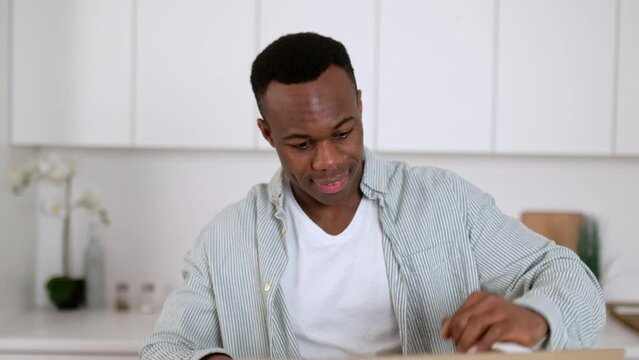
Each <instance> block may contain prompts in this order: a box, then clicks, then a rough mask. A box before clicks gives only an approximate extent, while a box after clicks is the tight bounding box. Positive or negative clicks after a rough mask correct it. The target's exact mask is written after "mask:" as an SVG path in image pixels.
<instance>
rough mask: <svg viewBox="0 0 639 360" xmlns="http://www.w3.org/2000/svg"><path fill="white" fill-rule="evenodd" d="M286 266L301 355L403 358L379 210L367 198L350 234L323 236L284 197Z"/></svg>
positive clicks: (287, 291) (286, 289)
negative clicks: (383, 249) (398, 355)
mask: <svg viewBox="0 0 639 360" xmlns="http://www.w3.org/2000/svg"><path fill="white" fill-rule="evenodd" d="M284 211H285V213H286V227H287V235H286V244H287V252H288V263H287V267H286V270H285V272H284V276H283V278H282V283H281V284H282V289H283V291H284V301H285V302H286V306H287V308H288V311H289V315H290V316H291V321H292V327H293V331H294V333H295V336H296V338H297V343H298V345H299V350H300V353H301V354H300V355H301V356H302V357H303V358H306V359H328V358H331V359H335V358H347V357H354V356H378V355H388V354H400V353H401V341H400V337H399V327H398V325H397V317H396V316H395V311H394V310H393V306H392V303H391V298H390V290H389V287H388V278H387V275H386V267H385V263H384V255H383V252H382V239H383V236H384V235H383V233H382V230H381V226H380V223H379V217H378V214H377V211H378V209H377V203H375V202H374V201H373V200H370V199H367V198H365V197H363V198H362V200H361V201H360V204H359V206H358V208H357V212H356V213H355V216H354V217H353V220H352V221H351V223H350V224H349V225H348V227H347V228H346V229H345V230H344V231H343V232H342V233H341V234H339V235H330V234H327V233H326V232H324V230H322V229H321V228H320V227H319V226H318V225H317V224H315V223H314V222H313V221H312V220H311V219H310V218H309V217H308V216H307V215H306V213H304V211H303V210H302V208H301V207H300V206H299V204H298V203H297V201H296V200H295V197H294V196H293V193H292V192H291V189H290V185H287V186H285V189H284Z"/></svg>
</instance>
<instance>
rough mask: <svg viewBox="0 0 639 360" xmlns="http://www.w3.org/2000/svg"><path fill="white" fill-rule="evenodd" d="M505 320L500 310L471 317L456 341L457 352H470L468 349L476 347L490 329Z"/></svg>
mask: <svg viewBox="0 0 639 360" xmlns="http://www.w3.org/2000/svg"><path fill="white" fill-rule="evenodd" d="M503 320H505V317H504V313H503V312H502V311H499V309H493V310H489V311H486V312H483V313H480V314H476V315H473V316H471V317H470V318H469V319H468V323H467V324H466V327H465V328H464V330H463V331H462V333H461V334H460V335H459V337H458V338H456V339H455V345H456V346H457V350H459V351H461V352H466V351H468V349H470V348H471V347H473V346H474V345H476V343H477V342H478V341H479V340H480V339H481V338H482V337H483V336H484V333H485V332H486V331H487V330H488V329H489V328H490V327H492V326H493V325H495V324H497V323H499V322H501V321H503Z"/></svg>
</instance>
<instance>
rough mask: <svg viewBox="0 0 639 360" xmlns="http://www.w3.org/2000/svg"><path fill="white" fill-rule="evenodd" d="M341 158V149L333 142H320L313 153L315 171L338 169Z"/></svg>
mask: <svg viewBox="0 0 639 360" xmlns="http://www.w3.org/2000/svg"><path fill="white" fill-rule="evenodd" d="M340 158H341V153H340V151H339V147H338V146H337V145H336V144H334V143H332V142H331V141H320V142H318V143H317V146H316V147H315V151H314V153H313V162H312V164H311V166H312V167H313V170H317V171H328V170H334V169H336V168H337V167H338V165H339V161H340Z"/></svg>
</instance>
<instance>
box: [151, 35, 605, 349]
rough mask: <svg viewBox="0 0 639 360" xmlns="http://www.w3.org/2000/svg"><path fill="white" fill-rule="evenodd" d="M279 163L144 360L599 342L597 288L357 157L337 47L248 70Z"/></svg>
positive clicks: (415, 176) (472, 211) (562, 251)
mask: <svg viewBox="0 0 639 360" xmlns="http://www.w3.org/2000/svg"><path fill="white" fill-rule="evenodd" d="M251 84H252V86H253V91H254V93H255V97H256V100H257V102H258V106H259V109H260V112H261V114H262V119H259V120H258V126H259V128H260V130H261V132H262V135H263V136H264V138H265V139H266V140H267V141H268V142H269V143H270V144H271V146H273V147H274V148H275V150H276V151H277V155H278V156H279V159H280V162H281V165H282V167H281V170H280V171H278V172H277V173H276V174H275V175H274V177H273V179H272V180H271V182H270V183H269V184H259V185H256V186H255V187H254V188H253V189H252V190H251V191H250V193H249V195H248V196H247V197H246V198H244V199H243V200H242V201H240V202H239V203H236V204H234V205H231V206H229V207H228V208H226V209H225V210H224V211H223V212H222V213H221V214H219V215H218V216H217V217H216V218H215V219H214V220H213V221H212V222H211V224H210V225H209V226H208V227H206V228H205V230H204V231H203V232H202V234H201V236H200V238H199V240H198V242H197V244H196V246H195V248H194V249H193V250H192V251H191V252H190V253H189V255H188V256H187V259H186V269H185V284H184V286H183V287H182V288H180V289H178V290H176V291H175V292H174V293H173V294H172V295H171V296H170V297H169V299H168V300H167V301H166V303H165V306H164V310H163V312H162V315H161V317H160V320H159V321H158V324H157V326H156V329H155V331H154V332H153V333H152V334H151V335H150V336H149V337H148V338H147V340H146V344H145V346H144V348H143V349H142V358H144V359H209V358H220V359H222V358H228V357H231V358H279V359H284V358H309V359H329V358H330V359H337V358H349V357H363V356H380V355H393V354H404V355H409V354H425V353H451V352H454V351H459V352H477V351H485V350H489V349H490V348H491V347H492V346H493V344H494V343H495V342H515V343H518V344H521V345H524V346H528V347H544V348H547V349H565V348H580V347H587V346H590V345H592V344H593V343H594V341H595V340H596V337H597V334H598V332H599V330H600V329H601V327H602V325H603V322H604V319H605V312H604V306H603V298H602V293H601V289H600V287H599V285H598V283H597V280H596V279H595V278H594V276H593V275H592V274H591V273H590V271H589V270H588V269H587V268H586V267H585V265H584V264H583V263H582V262H581V261H580V260H579V259H578V258H577V257H576V255H575V254H574V253H573V252H571V251H570V250H568V249H566V248H563V247H559V246H557V245H555V244H554V243H553V242H551V241H549V240H547V239H545V238H543V237H541V236H539V235H536V234H535V233H533V232H531V231H530V230H528V229H527V228H526V227H525V226H523V225H522V224H521V223H520V222H518V221H517V220H515V219H512V218H510V217H508V216H505V215H503V214H502V213H501V212H500V211H499V210H498V209H497V207H496V206H495V204H494V201H493V199H492V198H491V197H490V196H489V195H488V194H485V193H483V192H482V191H480V190H479V189H477V188H476V187H474V186H473V185H471V184H469V183H468V182H467V181H465V180H463V179H461V178H460V177H458V176H456V175H455V174H453V173H451V172H449V171H446V170H441V169H436V168H429V167H420V168H412V167H410V166H408V165H406V164H403V163H399V162H388V161H385V160H382V159H381V158H379V157H378V156H377V155H376V154H374V153H373V152H371V151H369V150H368V149H366V148H365V147H364V145H363V128H362V94H361V92H360V91H359V90H358V89H357V82H356V80H355V74H354V71H353V68H352V66H351V62H350V59H349V57H348V54H347V52H346V49H345V48H344V46H343V45H342V44H341V43H339V42H337V41H335V40H333V39H330V38H327V37H323V36H321V35H318V34H313V33H300V34H292V35H287V36H284V37H282V38H280V39H278V40H276V41H275V42H273V43H272V44H270V45H269V46H268V47H267V48H266V49H264V51H262V53H260V54H259V55H258V56H257V58H256V59H255V61H254V63H253V69H252V73H251Z"/></svg>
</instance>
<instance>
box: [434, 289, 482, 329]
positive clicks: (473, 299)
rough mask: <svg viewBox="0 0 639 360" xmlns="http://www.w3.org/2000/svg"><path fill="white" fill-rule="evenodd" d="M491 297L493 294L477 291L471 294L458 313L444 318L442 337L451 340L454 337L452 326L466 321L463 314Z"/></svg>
mask: <svg viewBox="0 0 639 360" xmlns="http://www.w3.org/2000/svg"><path fill="white" fill-rule="evenodd" d="M489 296H491V294H489V293H486V292H481V291H475V292H473V293H471V294H470V295H469V296H468V297H467V298H466V300H465V301H464V303H463V304H462V305H461V306H460V307H459V308H458V309H457V311H455V313H454V314H452V315H450V316H448V317H446V318H444V320H443V322H442V332H441V333H442V337H444V338H449V337H451V336H452V331H451V330H452V329H451V324H452V323H453V322H455V323H457V322H459V321H462V322H463V321H465V318H464V316H463V314H464V313H465V312H466V311H468V310H470V309H472V308H473V307H474V306H475V305H477V304H478V303H480V302H481V301H483V300H485V299H486V298H488V297H489Z"/></svg>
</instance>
